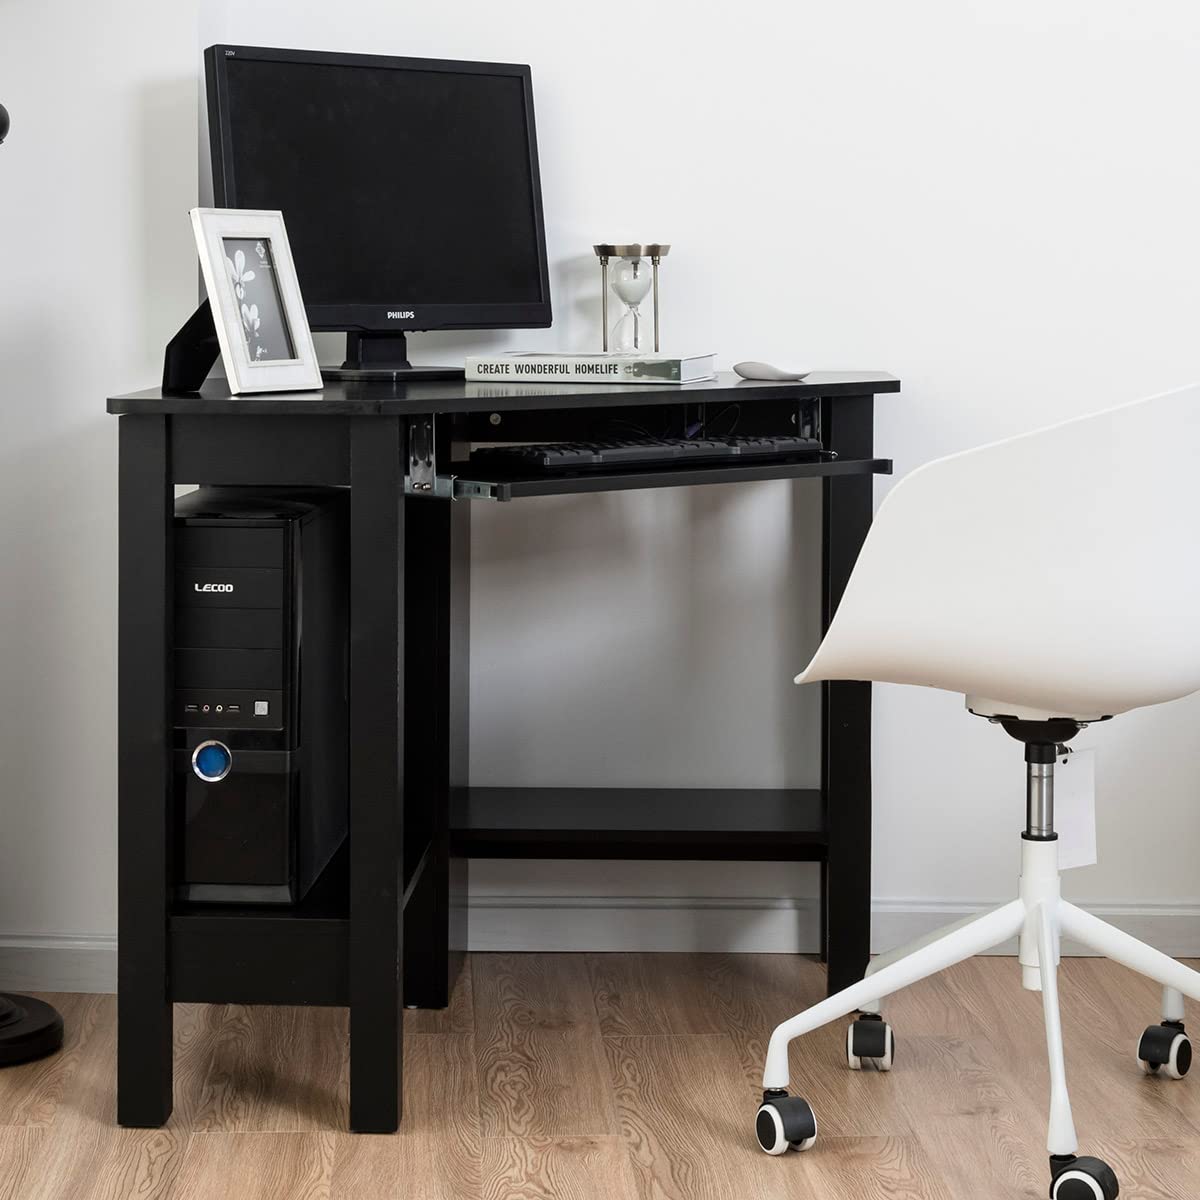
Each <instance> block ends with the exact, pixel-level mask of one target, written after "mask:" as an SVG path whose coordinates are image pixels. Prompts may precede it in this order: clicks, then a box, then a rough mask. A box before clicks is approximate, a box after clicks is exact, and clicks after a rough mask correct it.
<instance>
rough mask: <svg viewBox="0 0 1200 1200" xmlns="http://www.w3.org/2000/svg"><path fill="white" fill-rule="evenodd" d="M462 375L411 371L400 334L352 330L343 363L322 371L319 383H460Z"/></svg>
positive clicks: (452, 369) (451, 371)
mask: <svg viewBox="0 0 1200 1200" xmlns="http://www.w3.org/2000/svg"><path fill="white" fill-rule="evenodd" d="M465 374H466V372H465V371H464V369H463V368H462V367H422V366H415V367H414V366H413V365H412V363H410V362H409V361H408V338H407V337H406V336H405V334H404V333H403V332H401V331H400V330H396V331H395V332H394V333H378V332H374V331H364V330H358V329H352V330H350V332H349V333H347V334H346V361H345V362H344V363H342V365H341V366H340V367H322V368H321V378H322V379H326V380H339V379H340V380H357V381H361V382H368V381H371V380H374V381H375V382H376V383H415V382H416V381H417V380H428V379H462V378H463V377H464V375H465Z"/></svg>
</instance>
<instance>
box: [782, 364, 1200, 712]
mask: <svg viewBox="0 0 1200 1200" xmlns="http://www.w3.org/2000/svg"><path fill="white" fill-rule="evenodd" d="M1198 468H1200V385H1194V386H1192V387H1187V388H1182V389H1180V390H1178V391H1172V392H1166V393H1164V394H1163V395H1160V396H1153V397H1151V398H1150V399H1148V400H1141V401H1138V402H1136V403H1134V404H1126V405H1122V406H1121V407H1119V408H1114V409H1110V410H1108V411H1106V412H1102V413H1097V414H1096V415H1094V416H1088V417H1082V418H1080V419H1077V420H1072V421H1066V422H1064V423H1062V424H1060V425H1054V426H1052V427H1050V428H1048V429H1042V430H1038V431H1036V432H1034V433H1029V434H1024V435H1022V436H1020V437H1014V438H1009V439H1007V440H1005V441H1002V442H996V443H994V444H992V445H988V446H982V447H980V448H979V449H976V450H968V451H966V452H964V453H962V454H954V455H951V456H949V457H948V458H942V459H938V460H936V461H934V462H931V463H929V464H928V465H926V466H924V467H921V468H919V469H918V470H915V471H913V472H912V474H910V475H908V476H907V477H906V478H905V479H903V480H901V481H900V483H898V484H897V485H896V486H895V487H894V488H893V489H892V491H891V493H890V494H889V495H888V497H887V498H886V500H885V501H884V503H883V504H882V505H881V506H880V509H879V513H878V515H877V516H876V519H875V522H874V524H873V525H872V527H871V531H870V534H869V535H868V537H867V540H866V542H865V544H864V546H863V549H862V552H861V554H860V555H859V558H858V562H857V564H856V565H855V568H854V572H853V575H852V576H851V579H850V582H849V584H848V586H847V588H846V592H845V595H844V596H843V598H842V601H841V604H840V605H839V607H838V610H837V614H836V616H835V618H834V620H833V622H832V624H831V625H830V628H829V631H828V633H827V634H826V637H825V640H824V641H823V642H822V644H821V647H820V649H819V650H818V651H817V654H816V656H815V657H814V658H813V661H812V662H811V663H810V664H809V667H808V669H807V670H806V671H804V673H803V674H802V675H800V676H799V677H798V678H797V682H810V681H812V680H815V679H873V680H887V681H890V682H894V683H911V684H919V685H924V686H928V687H936V688H943V689H945V690H947V691H957V692H965V693H967V694H968V695H977V696H985V697H989V698H992V699H995V700H999V701H1007V702H1011V703H1012V704H1014V705H1020V706H1024V707H1028V708H1036V709H1039V710H1043V711H1046V712H1053V713H1061V714H1066V715H1077V716H1084V715H1090V716H1095V715H1100V714H1112V713H1117V712H1123V711H1125V710H1127V709H1130V708H1136V707H1138V706H1140V705H1144V704H1156V703H1159V702H1160V701H1164V700H1172V699H1175V698H1176V697H1179V696H1184V695H1187V694H1188V693H1189V692H1193V691H1196V690H1197V689H1200V478H1198V477H1200V470H1198ZM835 486H836V485H835Z"/></svg>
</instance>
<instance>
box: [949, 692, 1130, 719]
mask: <svg viewBox="0 0 1200 1200" xmlns="http://www.w3.org/2000/svg"><path fill="white" fill-rule="evenodd" d="M967 709H968V711H970V712H972V713H974V714H975V716H977V717H1013V718H1015V719H1016V720H1018V721H1053V720H1057V719H1061V718H1065V719H1066V720H1068V721H1078V722H1080V723H1081V724H1083V725H1087V724H1089V723H1090V722H1092V721H1104V720H1107V719H1108V717H1110V716H1112V714H1111V713H1077V712H1051V711H1047V710H1046V709H1043V708H1030V707H1029V706H1028V705H1027V704H1010V703H1008V702H1007V701H1005V700H988V699H985V698H984V697H983V696H968V697H967Z"/></svg>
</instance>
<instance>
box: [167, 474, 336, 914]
mask: <svg viewBox="0 0 1200 1200" xmlns="http://www.w3.org/2000/svg"><path fill="white" fill-rule="evenodd" d="M348 513H349V506H348V503H347V502H346V495H345V493H344V492H341V491H339V490H338V489H336V488H329V489H322V490H319V491H315V490H306V491H299V490H295V489H288V490H285V491H279V490H267V489H249V488H237V489H234V488H210V487H206V488H201V489H199V490H198V491H195V492H191V493H189V494H188V495H185V496H183V497H180V498H179V499H178V500H176V502H175V609H174V672H175V674H174V696H173V706H174V714H173V716H174V734H175V743H174V774H175V789H174V790H175V798H174V804H175V813H174V815H175V821H174V840H175V851H176V870H175V880H176V885H177V894H178V896H179V898H180V899H183V900H188V901H194V902H212V903H249V904H255V903H260V904H292V903H296V902H298V901H299V900H301V899H302V898H303V897H304V895H305V893H306V892H307V891H308V890H309V888H310V887H311V886H312V884H313V883H314V881H315V880H316V879H317V877H318V876H319V875H320V874H321V872H322V870H324V868H325V866H326V865H327V864H328V862H329V860H330V859H331V858H332V857H333V855H334V853H335V852H336V851H337V849H338V847H339V846H340V845H341V843H342V841H343V840H344V838H345V836H346V828H347V792H348V760H347V739H348V717H349V708H348V702H347V701H348V682H349V681H348V642H347V628H348V625H347V615H348V614H347V594H348V579H349V575H348V566H349V561H348V543H347V537H348Z"/></svg>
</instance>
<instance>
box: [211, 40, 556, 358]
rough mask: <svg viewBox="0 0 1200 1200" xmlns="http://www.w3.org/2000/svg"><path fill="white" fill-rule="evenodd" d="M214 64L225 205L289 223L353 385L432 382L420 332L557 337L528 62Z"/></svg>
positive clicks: (215, 145)
mask: <svg viewBox="0 0 1200 1200" xmlns="http://www.w3.org/2000/svg"><path fill="white" fill-rule="evenodd" d="M204 66H205V76H206V80H207V88H208V127H209V146H210V149H211V153H212V171H213V201H214V204H215V205H216V206H217V207H224V208H266V209H281V210H282V211H283V216H284V220H285V221H286V222H287V231H288V240H289V242H290V243H291V246H292V255H293V258H294V259H295V262H296V271H297V274H298V275H299V278H300V288H301V291H302V292H303V295H304V303H305V307H306V309H307V310H308V320H309V324H310V325H311V326H312V328H313V329H337V330H343V329H344V330H347V331H348V335H347V342H346V363H345V364H344V371H345V372H346V373H349V374H355V373H360V372H364V371H367V370H371V371H374V372H383V373H387V374H392V373H395V374H398V375H402V376H403V377H405V378H411V377H412V376H413V375H414V374H415V373H418V372H419V373H421V374H423V375H425V376H426V377H427V376H428V374H429V373H430V369H422V368H412V367H410V366H409V364H408V355H407V343H406V339H405V333H406V331H409V330H426V329H528V328H536V327H544V326H547V325H549V324H550V280H549V272H548V270H547V264H546V233H545V228H544V225H543V221H542V196H541V184H540V181H539V177H538V156H537V141H536V137H535V134H534V122H533V88H532V82H531V78H530V71H529V68H528V67H527V66H516V65H512V64H508V63H479V62H449V61H442V60H440V59H425V58H392V57H385V56H383V55H374V54H337V53H324V52H320V51H310V50H271V49H263V48H261V47H256V46H210V47H209V48H208V49H207V50H206V51H205V52H204ZM453 370H454V369H443V368H433V369H432V372H433V373H438V372H441V373H445V372H446V371H453ZM457 374H458V375H460V376H461V374H462V371H461V368H459V369H457Z"/></svg>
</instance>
